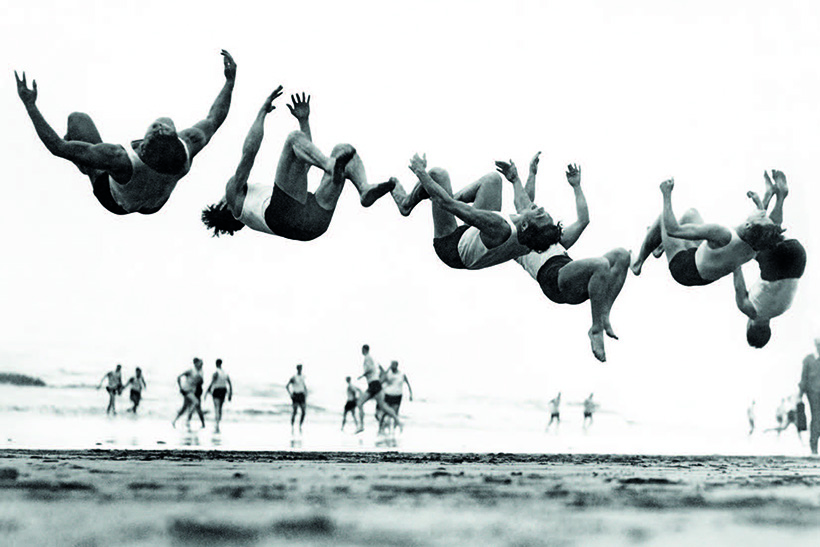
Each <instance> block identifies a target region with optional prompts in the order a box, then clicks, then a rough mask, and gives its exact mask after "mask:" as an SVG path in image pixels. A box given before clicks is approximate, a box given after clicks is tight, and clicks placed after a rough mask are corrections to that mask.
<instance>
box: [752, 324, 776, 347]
mask: <svg viewBox="0 0 820 547" xmlns="http://www.w3.org/2000/svg"><path fill="white" fill-rule="evenodd" d="M771 337H772V328H771V327H770V326H769V324H768V323H752V322H751V321H750V322H749V325H748V326H747V327H746V341H747V342H749V345H750V346H752V347H753V348H758V349H759V348H762V347H763V346H765V345H766V344H768V343H769V339H770V338H771Z"/></svg>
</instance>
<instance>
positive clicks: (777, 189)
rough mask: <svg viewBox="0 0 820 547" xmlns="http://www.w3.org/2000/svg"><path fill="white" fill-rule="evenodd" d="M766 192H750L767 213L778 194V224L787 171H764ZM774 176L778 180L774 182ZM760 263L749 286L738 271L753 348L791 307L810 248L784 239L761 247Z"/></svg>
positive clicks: (738, 294) (739, 298) (740, 302)
mask: <svg viewBox="0 0 820 547" xmlns="http://www.w3.org/2000/svg"><path fill="white" fill-rule="evenodd" d="M763 178H764V181H765V183H766V192H765V194H764V197H763V199H762V200H761V199H760V197H759V196H758V195H757V194H756V193H755V192H751V191H750V192H748V193H747V195H748V196H749V197H750V198H751V199H752V200H753V201H754V202H755V205H756V206H757V208H758V210H760V211H763V212H764V213H765V212H766V211H767V210H768V208H769V202H770V201H771V199H772V197H773V196H774V197H775V205H774V208H773V209H772V212H771V213H770V214H769V218H770V219H771V221H772V222H774V223H775V224H777V225H778V226H780V225H782V224H783V201H784V200H785V199H786V196H787V195H789V187H788V185H787V183H786V175H784V174H783V172H782V171H777V170H772V177H771V178H770V177H769V174H768V173H763ZM772 178H774V183H773V182H772ZM755 260H756V261H757V263H758V266H759V267H760V280H759V281H758V282H757V283H755V284H754V285H752V288H751V290H748V291H747V290H746V281H745V279H744V278H743V270H742V269H741V268H738V269H736V270H735V271H734V283H735V302H736V304H737V307H738V309H739V310H740V311H741V312H742V313H743V314H744V315H746V316H747V317H748V318H749V320H748V321H747V323H746V341H747V342H748V343H749V345H750V346H752V347H753V348H762V347H763V346H765V345H766V344H767V343H768V341H769V339H770V338H771V336H772V329H771V326H770V324H769V323H770V321H771V320H772V319H773V318H775V317H777V316H779V315H782V314H783V313H785V312H786V310H788V309H789V308H790V307H791V305H792V302H793V301H794V295H795V293H796V292H797V284H798V281H799V279H800V278H801V277H802V276H803V272H804V271H805V269H806V250H805V249H804V248H803V246H802V245H801V244H800V242H799V241H797V240H796V239H784V240H783V241H781V242H780V243H778V244H777V245H775V246H774V247H773V248H771V249H767V250H765V251H761V252H759V253H758V254H757V256H756V257H755Z"/></svg>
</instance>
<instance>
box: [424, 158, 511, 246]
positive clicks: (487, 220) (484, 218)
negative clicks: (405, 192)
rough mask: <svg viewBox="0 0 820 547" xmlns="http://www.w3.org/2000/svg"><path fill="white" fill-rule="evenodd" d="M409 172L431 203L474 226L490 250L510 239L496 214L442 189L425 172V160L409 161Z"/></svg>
mask: <svg viewBox="0 0 820 547" xmlns="http://www.w3.org/2000/svg"><path fill="white" fill-rule="evenodd" d="M410 170H411V171H413V173H415V175H416V176H417V177H418V179H419V182H421V185H422V186H423V187H424V189H425V190H426V191H427V193H428V194H429V195H430V199H431V200H433V202H434V203H435V204H436V205H438V206H439V207H441V208H442V209H444V210H445V211H448V212H450V213H452V214H454V215H455V216H457V217H458V218H460V219H461V220H463V221H464V222H466V223H467V224H469V225H470V226H474V227H476V228H478V229H479V230H480V231H481V234H482V236H483V238H484V240H485V244H486V245H487V246H488V247H490V248H492V247H493V246H495V245H500V244H501V243H503V242H504V241H505V240H506V239H507V238H508V237H510V226H509V225H508V224H507V221H505V220H504V219H503V218H502V217H501V216H500V215H499V214H498V213H495V212H492V211H484V210H482V209H476V208H475V207H472V206H470V205H468V204H466V203H462V202H460V201H457V200H455V199H453V197H452V196H451V195H450V194H448V193H447V192H446V191H445V190H444V188H442V187H441V186H439V185H438V183H437V182H436V181H434V180H433V178H432V177H431V176H430V174H429V173H428V172H427V159H426V158H425V157H419V155H418V154H416V155H415V156H413V158H412V159H411V160H410Z"/></svg>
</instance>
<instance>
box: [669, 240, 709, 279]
mask: <svg viewBox="0 0 820 547" xmlns="http://www.w3.org/2000/svg"><path fill="white" fill-rule="evenodd" d="M695 251H697V247H692V248H690V249H685V250H683V251H679V252H678V254H676V255H675V256H673V257H672V260H670V261H669V272H670V273H671V274H672V278H673V279H674V280H675V281H677V282H678V283H680V284H681V285H683V286H685V287H699V286H702V285H708V284H709V283H711V282H712V281H714V279H713V280H712V281H709V280H706V279H703V278H702V277H701V276H700V272H698V267H697V264H695Z"/></svg>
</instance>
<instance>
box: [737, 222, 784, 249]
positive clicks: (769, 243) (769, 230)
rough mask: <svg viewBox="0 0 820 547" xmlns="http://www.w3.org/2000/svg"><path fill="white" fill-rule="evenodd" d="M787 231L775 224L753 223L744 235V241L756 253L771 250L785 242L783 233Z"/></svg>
mask: <svg viewBox="0 0 820 547" xmlns="http://www.w3.org/2000/svg"><path fill="white" fill-rule="evenodd" d="M785 231H786V230H785V229H784V228H781V227H780V226H778V225H777V224H774V223H766V224H759V223H756V222H755V223H752V224H751V225H750V226H749V229H748V230H747V231H746V233H745V234H744V235H745V237H744V238H743V240H744V241H745V242H746V243H748V244H749V246H750V247H751V248H752V249H754V250H755V251H765V250H766V249H771V248H773V247H774V246H775V245H777V244H778V243H780V242H781V241H783V232H785Z"/></svg>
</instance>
